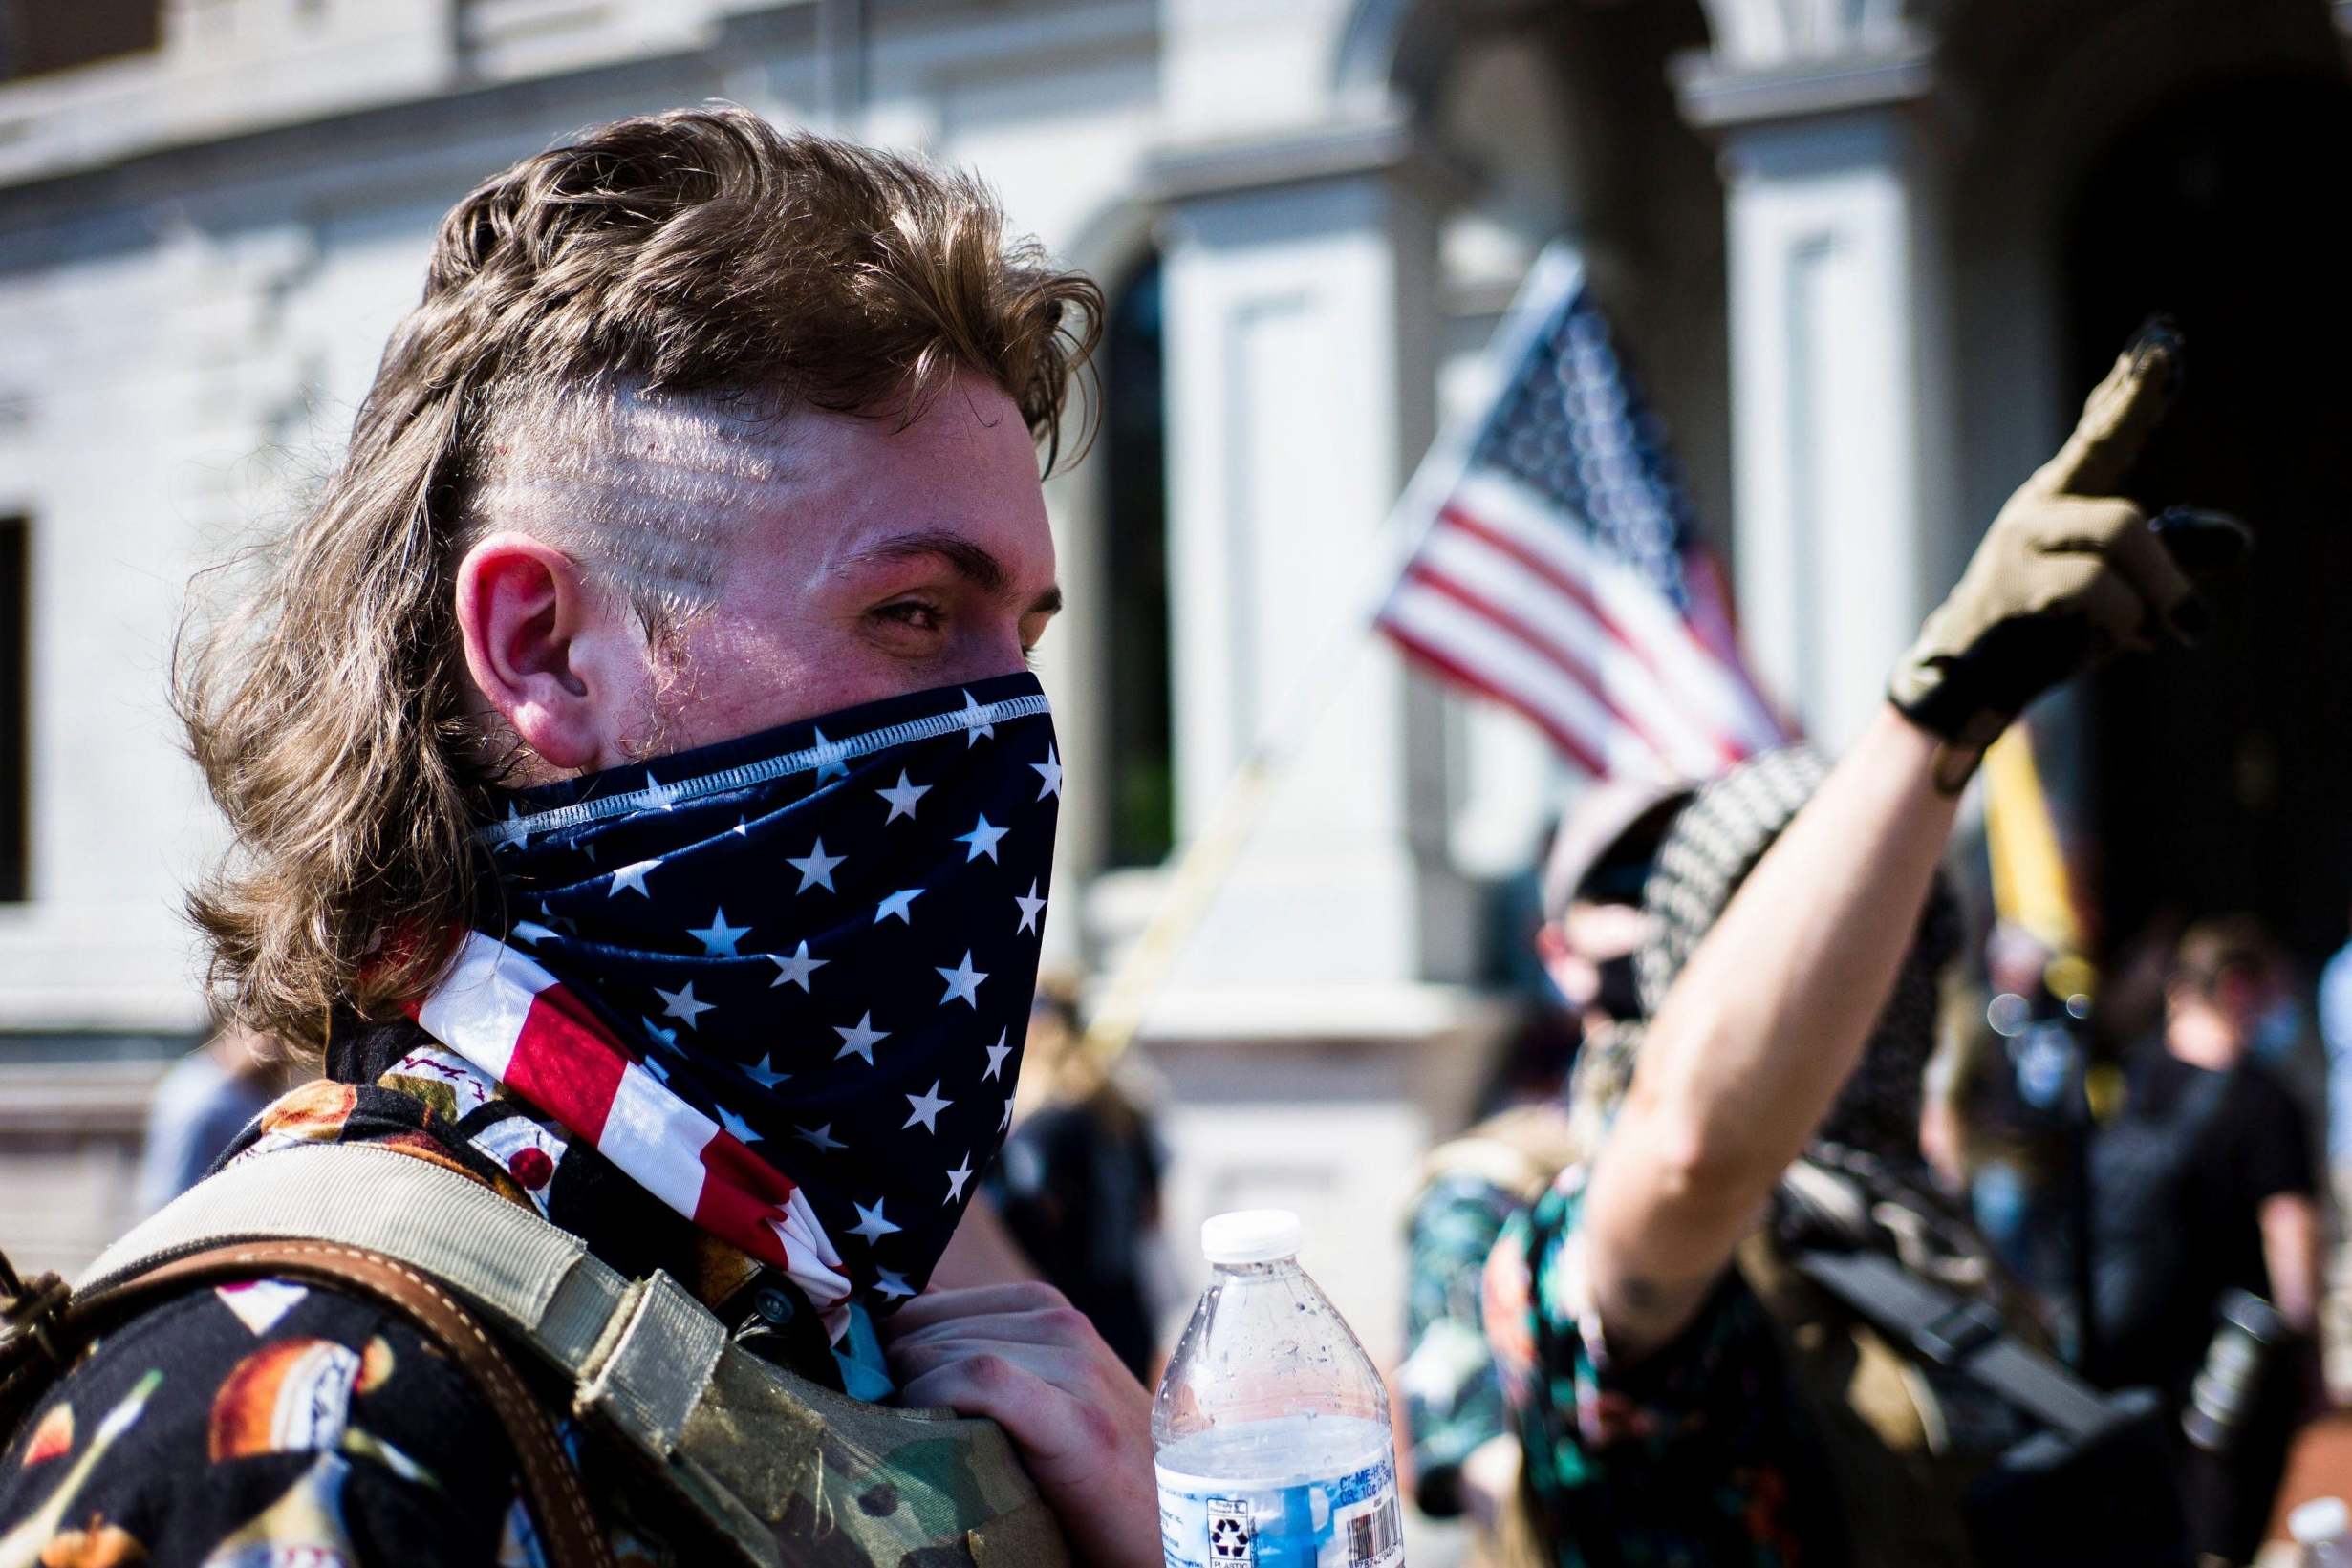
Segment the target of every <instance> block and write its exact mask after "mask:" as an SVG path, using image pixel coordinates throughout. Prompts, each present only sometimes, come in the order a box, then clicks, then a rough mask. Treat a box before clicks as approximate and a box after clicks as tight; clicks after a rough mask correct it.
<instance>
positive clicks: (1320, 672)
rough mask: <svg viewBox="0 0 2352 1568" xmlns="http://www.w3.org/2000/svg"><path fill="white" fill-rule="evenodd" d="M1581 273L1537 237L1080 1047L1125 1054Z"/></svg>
mask: <svg viewBox="0 0 2352 1568" xmlns="http://www.w3.org/2000/svg"><path fill="white" fill-rule="evenodd" d="M1583 276H1584V264H1583V262H1582V261H1581V260H1579V259H1578V257H1577V254H1576V251H1575V249H1574V247H1571V246H1570V245H1569V244H1568V243H1567V242H1566V241H1565V240H1553V241H1552V242H1551V243H1550V244H1548V245H1546V246H1545V247H1543V250H1542V252H1540V253H1539V254H1538V255H1537V257H1536V259H1535V263H1534V265H1533V266H1531V267H1530V268H1528V269H1527V276H1526V277H1525V279H1524V280H1522V281H1521V284H1520V287H1519V290H1518V292H1517V293H1515V294H1514V295H1513V296H1512V300H1511V304H1510V306H1509V308H1508V309H1507V310H1505V311H1504V312H1503V317H1502V320H1501V321H1500V322H1499V323H1497V325H1496V328H1495V333H1494V336H1493V337H1492V338H1490V339H1489V340H1488V342H1487V346H1486V350H1485V352H1484V354H1482V355H1481V356H1480V368H1479V372H1478V374H1479V378H1480V380H1481V381H1482V382H1483V383H1484V384H1483V385H1482V386H1481V387H1480V388H1479V389H1478V403H1477V407H1478V413H1477V415H1476V416H1474V417H1473V418H1470V419H1457V420H1455V421H1453V422H1452V423H1450V424H1448V425H1446V426H1445V427H1443V428H1442V429H1440V430H1439V432H1438V434H1437V437H1436V439H1435V440H1433V441H1432V442H1431V443H1430V448H1429V451H1428V452H1427V453H1426V454H1425V455H1424V456H1423V457H1422V459H1421V461H1420V462H1419V463H1417V464H1416V465H1415V466H1414V468H1413V476H1412V477H1411V478H1410V479H1409V480H1408V481H1407V482H1406V483H1405V487H1404V489H1403V491H1402V492H1401V493H1400V494H1399V495H1398V496H1397V499H1396V502H1395V504H1394V505H1392V506H1391V507H1390V509H1389V515H1388V518H1387V521H1386V522H1385V523H1384V524H1383V526H1382V528H1381V533H1382V535H1383V536H1384V537H1385V538H1387V539H1388V540H1390V541H1391V545H1392V549H1391V551H1390V553H1389V554H1388V555H1386V556H1384V557H1383V558H1382V560H1381V563H1380V565H1379V566H1378V568H1377V569H1376V571H1377V577H1376V579H1375V580H1374V581H1373V582H1372V583H1371V585H1370V591H1365V592H1362V593H1360V594H1359V595H1358V596H1357V599H1356V603H1357V606H1358V608H1357V609H1356V610H1354V611H1351V612H1349V615H1348V617H1347V619H1346V620H1344V621H1343V622H1342V623H1341V624H1340V626H1339V628H1338V630H1337V631H1336V632H1335V633H1334V634H1333V635H1332V637H1331V639H1330V642H1329V644H1328V645H1327V648H1326V651H1325V655H1324V656H1322V657H1319V658H1317V659H1314V660H1313V661H1311V662H1310V663H1309V664H1308V665H1307V666H1306V667H1305V670H1304V671H1303V672H1302V673H1301V674H1300V676H1299V677H1298V678H1297V679H1296V680H1294V681H1293V682H1292V683H1291V686H1290V689H1289V691H1288V693H1287V694H1286V698H1285V700H1284V702H1283V703H1282V704H1280V705H1279V706H1278V707H1276V708H1275V709H1273V710H1272V713H1273V715H1274V718H1273V719H1272V720H1270V721H1269V722H1267V723H1264V724H1262V725H1260V726H1259V730H1258V734H1257V735H1256V736H1255V737H1254V738H1253V739H1252V741H1251V742H1250V746H1249V749H1248V751H1247V752H1245V753H1244V754H1243V755H1242V758H1241V763H1240V765H1239V766H1237V767H1236V768H1235V769H1234V771H1233V774H1232V776H1231V777H1230V778H1228V779H1227V780H1226V781H1225V784H1224V785H1223V787H1222V788H1221V789H1219V791H1218V795H1217V801H1216V804H1215V805H1213V806H1212V807H1211V808H1210V810H1209V813H1208V817H1207V819H1206V821H1205V822H1204V823H1203V824H1202V827H1201V829H1200V831H1199V832H1198V833H1197V834H1195V835H1194V836H1193V837H1192V839H1191V840H1190V841H1189V842H1188V843H1186V844H1185V845H1184V847H1183V848H1182V849H1181V850H1179V851H1178V853H1177V855H1176V867H1175V870H1173V871H1171V872H1170V873H1169V877H1168V885H1167V889H1166V891H1164V892H1163V893H1162V894H1161V896H1160V897H1159V899H1158V900H1157V901H1156V902H1155V903H1154V907H1153V910H1152V913H1151V916H1150V918H1149V919H1147V920H1146V921H1145V922H1144V927H1143V930H1142V932H1141V933H1139V934H1137V935H1136V937H1135V940H1134V941H1133V943H1132V944H1130V945H1129V947H1128V949H1127V952H1126V953H1125V954H1124V955H1123V956H1121V957H1120V960H1119V962H1118V965H1117V967H1115V968H1114V969H1113V970H1112V971H1111V977H1110V979H1109V980H1108V982H1106V984H1105V985H1104V987H1103V991H1102V995H1101V999H1100V1000H1099V1001H1098V1002H1097V1003H1096V1005H1095V1006H1094V1008H1093V1009H1092V1013H1091V1016H1090V1019H1089V1020H1088V1023H1087V1028H1086V1035H1085V1038H1084V1042H1083V1044H1084V1048H1085V1049H1086V1050H1087V1051H1089V1052H1090V1053H1092V1054H1093V1055H1095V1056H1096V1057H1098V1058H1100V1059H1102V1060H1105V1061H1108V1060H1111V1059H1112V1058H1115V1057H1117V1056H1120V1055H1121V1054H1123V1053H1124V1052H1125V1051H1126V1050H1127V1048H1128V1046H1129V1045H1131V1044H1133V1042H1134V1039H1135V1036H1136V1035H1137V1034H1138V1033H1139V1032H1140V1031H1141V1030H1142V1027H1143V1025H1144V1022H1145V1021H1146V1020H1147V1018H1148V1017H1149V1015H1150V1011H1151V1008H1152V1005H1153V1003H1154V1001H1156V1000H1157V999H1158V997H1159V994H1160V992H1161V990H1162V989H1163V988H1164V987H1165V986H1166V984H1167V981H1168V977H1169V976H1170V975H1172V974H1173V973H1174V972H1175V970H1176V961H1177V960H1178V959H1179V958H1181V957H1182V956H1183V955H1184V950H1185V947H1186V946H1187V944H1188V943H1189V942H1190V941H1191V940H1192V938H1193V936H1194V935H1195V934H1197V933H1198V930H1199V927H1200V922H1201V920H1202V919H1203V917H1205V916H1206V915H1207V913H1208V911H1209V906H1210V905H1211V904H1212V903H1213V902H1214V901H1215V899H1216V896H1217V893H1218V891H1219V889H1220V888H1221V887H1223V885H1224V882H1225V878H1226V876H1227V875H1228V874H1229V873H1230V872H1231V870H1232V869H1233V866H1234V863H1235V862H1236V861H1237V860H1239V859H1240V858H1241V850H1242V848H1243V847H1244V846H1245V845H1246V844H1247V843H1248V841H1249V836H1250V834H1251V832H1252V831H1254V830H1255V829H1256V827H1258V825H1259V823H1260V822H1261V821H1262V819H1263V817H1264V815H1265V810H1266V806H1267V805H1268V804H1269V803H1270V801H1271V800H1272V798H1273V793H1274V788H1275V786H1276V785H1277V784H1280V783H1281V781H1282V780H1283V779H1284V777H1285V776H1286V775H1287V774H1288V772H1289V770H1290V766H1291V764H1292V763H1293V762H1294V761H1295V760H1296V759H1297V757H1298V754H1299V753H1300V752H1301V751H1302V750H1304V749H1305V744H1306V742H1307V741H1309V740H1311V739H1312V738H1313V736H1314V735H1315V733H1316V732H1317V731H1318V730H1319V729H1320V727H1321V724H1322V721H1323V720H1324V718H1325V717H1326V715H1327V714H1328V713H1329V712H1330V708H1331V702H1332V698H1334V697H1335V696H1336V695H1337V694H1338V693H1339V692H1341V691H1343V690H1345V689H1346V687H1347V685H1348V682H1349V680H1351V679H1352V678H1354V676H1355V673H1356V666H1357V661H1358V660H1359V659H1360V658H1362V656H1363V655H1364V652H1365V651H1366V650H1367V649H1369V648H1370V647H1372V646H1374V637H1373V633H1374V631H1375V629H1376V626H1375V623H1376V619H1377V616H1378V613H1379V610H1380V607H1381V605H1382V604H1384V603H1385V602H1386V601H1387V599H1388V596H1389V594H1390V593H1391V592H1392V591H1393V590H1394V588H1395V585H1396V581H1397V578H1398V577H1399V575H1400V574H1401V573H1402V572H1403V571H1404V569H1405V565H1406V563H1407V562H1409V561H1410V560H1412V559H1413V553H1414V552H1415V551H1416V550H1417V549H1418V548H1420V545H1421V542H1422V539H1423V537H1424V536H1425V535H1426V534H1427V533H1428V531H1429V529H1430V527H1431V526H1433V525H1434V524H1435V522H1436V519H1437V513H1438V510H1439V508H1440V507H1441V506H1442V505H1443V504H1444V501H1445V498H1446V497H1447V496H1448V495H1449V494H1451V493H1452V492H1453V490H1454V489H1455V487H1456V486H1457V485H1458V484H1459V483H1460V482H1461V479H1462V476H1463V475H1464V474H1465V473H1467V472H1468V470H1469V467H1470V457H1471V454H1472V453H1473V452H1475V451H1477V450H1478V442H1479V441H1480V440H1482V439H1483V438H1484V437H1485V436H1486V434H1487V433H1488V432H1489V431H1490V430H1492V429H1493V428H1494V424H1495V421H1496V419H1498V418H1500V414H1501V408H1502V396H1501V395H1502V391H1503V389H1504V388H1505V387H1507V386H1509V385H1510V384H1511V381H1512V378H1513V376H1514V375H1515V374H1516V373H1517V371H1518V370H1519V368H1520V366H1521V364H1523V363H1524V362H1525V360H1526V358H1527V356H1528V355H1529V354H1533V353H1535V352H1536V350H1537V348H1538V347H1539V346H1540V345H1541V344H1542V341H1543V333H1544V330H1545V329H1546V328H1547V327H1549V326H1550V325H1551V323H1552V321H1553V319H1554V318H1555V316H1556V315H1557V314H1558V312H1559V311H1560V309H1561V307H1562V306H1564V304H1565V303H1566V302H1567V301H1568V300H1569V299H1571V298H1572V297H1574V295H1575V293H1576V290H1577V286H1578V284H1579V283H1580V282H1581V281H1582V279H1583Z"/></svg>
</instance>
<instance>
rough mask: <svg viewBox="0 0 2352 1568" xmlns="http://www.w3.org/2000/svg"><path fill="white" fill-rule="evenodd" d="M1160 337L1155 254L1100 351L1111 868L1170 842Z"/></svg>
mask: <svg viewBox="0 0 2352 1568" xmlns="http://www.w3.org/2000/svg"><path fill="white" fill-rule="evenodd" d="M1162 340H1163V327H1162V311H1161V290H1160V264H1159V257H1158V256H1157V255H1155V254H1154V255H1149V256H1146V257H1145V258H1144V259H1143V260H1142V261H1141V262H1139V263H1137V264H1136V265H1135V266H1134V267H1133V268H1132V269H1131V270H1130V271H1129V272H1128V274H1127V276H1126V277H1125V278H1124V279H1122V280H1121V281H1120V283H1119V286H1118V288H1117V290H1116V291H1115V292H1114V293H1113V294H1112V296H1111V315H1110V319H1109V321H1108V322H1107V323H1106V324H1105V329H1104V336H1103V348H1102V358H1101V363H1102V397H1103V401H1102V418H1103V424H1102V432H1101V440H1102V463H1103V489H1104V498H1105V501H1104V508H1103V539H1102V561H1103V580H1104V585H1105V588H1106V590H1107V591H1106V592H1105V595H1104V604H1105V613H1104V615H1103V619H1102V628H1103V630H1102V656H1103V664H1102V668H1103V671H1104V675H1105V680H1104V685H1105V688H1106V699H1105V701H1104V704H1103V713H1102V720H1101V723H1102V742H1103V752H1102V758H1103V770H1104V775H1105V782H1106V784H1107V785H1108V787H1107V788H1106V789H1105V791H1104V800H1105V803H1106V806H1107V821H1106V823H1105V831H1104V835H1103V865H1104V866H1105V867H1106V868H1113V869H1115V868H1118V867H1124V866H1156V865H1158V864H1159V863H1160V862H1161V861H1163V860H1165V859H1166V858H1167V857H1168V852H1169V850H1170V849H1171V848H1173V847H1174V845H1175V842H1176V817H1175V812H1176V773H1175V767H1174V762H1175V759H1174V756H1173V750H1172V741H1171V736H1172V721H1171V720H1172V715H1171V700H1172V698H1171V687H1170V671H1169V663H1168V460H1167V388H1166V369H1165V362H1164V354H1163V350H1162Z"/></svg>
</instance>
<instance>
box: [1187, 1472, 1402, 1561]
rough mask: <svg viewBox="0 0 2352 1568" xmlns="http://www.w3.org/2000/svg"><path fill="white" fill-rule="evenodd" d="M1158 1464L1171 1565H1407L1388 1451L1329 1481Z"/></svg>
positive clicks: (1394, 1474) (1394, 1479)
mask: <svg viewBox="0 0 2352 1568" xmlns="http://www.w3.org/2000/svg"><path fill="white" fill-rule="evenodd" d="M1158 1470H1159V1539H1160V1549H1161V1551H1162V1553H1163V1554H1164V1555H1165V1556H1166V1557H1167V1559H1168V1568H1404V1561H1405V1537H1404V1530H1403V1527H1402V1523H1401V1521H1400V1519H1399V1516H1398V1512H1397V1501H1396V1466H1395V1463H1394V1462H1393V1461H1392V1459H1391V1458H1390V1457H1389V1456H1388V1455H1386V1454H1383V1455H1382V1456H1381V1457H1380V1458H1379V1459H1378V1460H1376V1461H1375V1462H1373V1463H1372V1464H1370V1465H1366V1466H1364V1467H1363V1468H1362V1469H1360V1470H1355V1471H1349V1472H1348V1473H1346V1474H1342V1475H1338V1476H1334V1477H1331V1478H1329V1479H1323V1480H1287V1481H1276V1482H1267V1481H1263V1480H1255V1481H1248V1480H1238V1479H1219V1478H1216V1477H1212V1476H1202V1475H1188V1474H1185V1473H1183V1472H1181V1471H1172V1470H1170V1469H1169V1468H1168V1467H1167V1466H1165V1465H1162V1466H1160V1467H1158Z"/></svg>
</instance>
